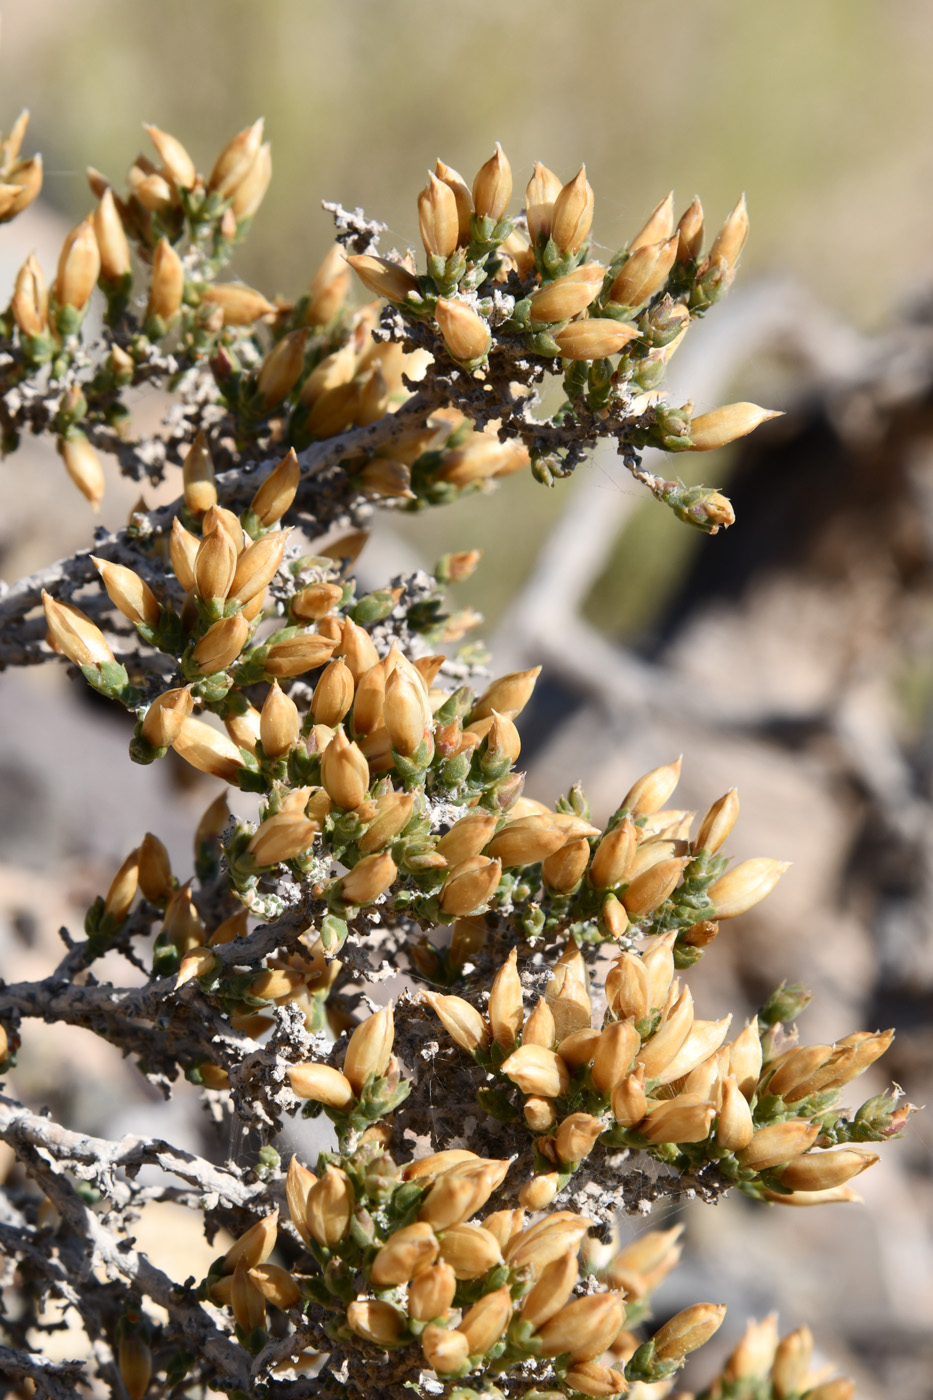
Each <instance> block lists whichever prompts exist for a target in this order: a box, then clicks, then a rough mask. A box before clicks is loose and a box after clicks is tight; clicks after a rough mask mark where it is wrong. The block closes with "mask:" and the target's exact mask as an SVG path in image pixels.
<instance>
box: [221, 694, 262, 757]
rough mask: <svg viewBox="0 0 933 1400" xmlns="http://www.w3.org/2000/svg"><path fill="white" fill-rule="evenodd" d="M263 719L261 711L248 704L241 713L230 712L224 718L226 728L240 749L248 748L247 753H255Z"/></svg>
mask: <svg viewBox="0 0 933 1400" xmlns="http://www.w3.org/2000/svg"><path fill="white" fill-rule="evenodd" d="M260 723H261V720H260V715H259V711H258V710H257V709H256V708H255V707H254V706H253V705H248V706H247V708H246V709H245V710H243V711H242V713H240V714H229V715H227V717H226V719H225V720H224V729H226V731H227V733H228V734H229V735H230V738H231V739H232V740H233V742H234V743H235V744H236V746H237V748H239V749H246V751H247V753H255V752H256V746H257V744H258V743H259V726H260Z"/></svg>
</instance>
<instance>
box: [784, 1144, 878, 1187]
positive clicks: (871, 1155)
mask: <svg viewBox="0 0 933 1400" xmlns="http://www.w3.org/2000/svg"><path fill="white" fill-rule="evenodd" d="M877 1161H878V1154H877V1152H869V1151H868V1150H867V1149H866V1148H864V1147H863V1148H858V1147H843V1148H839V1149H837V1150H836V1151H835V1152H807V1153H805V1154H804V1155H803V1156H802V1157H798V1158H797V1159H796V1160H795V1161H793V1162H791V1164H790V1165H789V1166H787V1167H785V1168H784V1170H783V1171H782V1172H781V1174H780V1181H781V1184H782V1186H789V1187H790V1189H791V1190H792V1191H798V1190H799V1191H827V1190H831V1189H832V1188H833V1187H835V1186H842V1185H843V1184H844V1183H845V1182H847V1181H851V1179H852V1178H853V1177H855V1176H859V1175H860V1173H862V1172H863V1171H867V1170H868V1168H869V1167H872V1166H874V1164H875V1163H876V1162H877Z"/></svg>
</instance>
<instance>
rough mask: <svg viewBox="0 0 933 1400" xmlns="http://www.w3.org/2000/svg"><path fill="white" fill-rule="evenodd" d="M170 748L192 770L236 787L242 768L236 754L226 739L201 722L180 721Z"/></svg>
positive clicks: (236, 749) (197, 720)
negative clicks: (189, 765) (195, 769)
mask: <svg viewBox="0 0 933 1400" xmlns="http://www.w3.org/2000/svg"><path fill="white" fill-rule="evenodd" d="M172 748H173V749H174V750H175V752H176V753H177V754H180V755H181V757H182V758H183V759H184V760H185V762H186V763H190V764H191V766H192V768H197V769H199V770H200V772H202V773H208V774H210V776H211V777H214V778H221V779H222V780H223V781H224V782H225V783H233V784H234V785H235V784H236V783H237V781H238V779H239V776H240V772H241V770H242V767H243V757H242V754H241V753H240V750H239V749H238V748H237V747H236V746H235V745H234V744H232V743H231V742H230V740H229V739H228V738H227V737H226V735H224V734H219V733H218V732H217V730H216V729H212V728H211V726H210V725H209V724H205V723H204V721H203V720H200V719H194V718H191V717H188V718H185V719H183V720H182V722H181V726H180V727H179V730H178V733H177V734H176V736H175V738H174V739H173V741H172Z"/></svg>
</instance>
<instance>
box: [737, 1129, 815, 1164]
mask: <svg viewBox="0 0 933 1400" xmlns="http://www.w3.org/2000/svg"><path fill="white" fill-rule="evenodd" d="M819 1132H820V1130H819V1127H818V1126H817V1125H816V1124H813V1123H809V1122H807V1120H806V1119H803V1118H789V1119H786V1120H785V1121H784V1122H782V1123H769V1124H768V1125H767V1126H766V1127H764V1128H759V1129H758V1130H757V1132H756V1133H755V1135H754V1137H753V1138H752V1140H751V1142H750V1143H749V1145H748V1147H746V1148H743V1150H742V1151H741V1152H740V1153H739V1154H738V1158H739V1164H740V1166H743V1167H748V1168H750V1169H752V1170H754V1171H759V1172H760V1171H765V1170H768V1169H770V1168H771V1167H776V1166H778V1165H779V1164H780V1163H781V1162H790V1161H791V1160H792V1159H794V1158H796V1157H800V1156H802V1154H803V1153H804V1152H806V1151H807V1150H808V1149H809V1148H810V1147H812V1146H813V1144H814V1142H815V1141H816V1139H817V1138H818V1137H819Z"/></svg>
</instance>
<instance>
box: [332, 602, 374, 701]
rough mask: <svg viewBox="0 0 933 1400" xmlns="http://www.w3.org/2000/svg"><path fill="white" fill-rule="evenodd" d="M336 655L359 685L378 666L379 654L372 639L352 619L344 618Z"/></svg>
mask: <svg viewBox="0 0 933 1400" xmlns="http://www.w3.org/2000/svg"><path fill="white" fill-rule="evenodd" d="M337 655H338V656H342V657H343V659H344V661H345V662H346V664H347V665H348V666H349V668H350V670H351V672H352V674H353V680H354V681H355V683H356V684H357V685H359V683H360V681H361V680H362V678H363V676H364V675H365V674H366V672H367V671H369V670H371V668H372V667H373V666H375V665H377V664H378V662H379V659H380V658H379V653H378V651H377V650H376V644H375V642H374V641H373V639H372V637H371V636H370V635H369V633H368V632H367V631H366V629H365V627H360V626H359V625H358V624H357V623H355V622H354V621H353V619H352V617H347V618H344V620H343V626H342V632H341V640H340V646H339V647H338V649H337Z"/></svg>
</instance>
